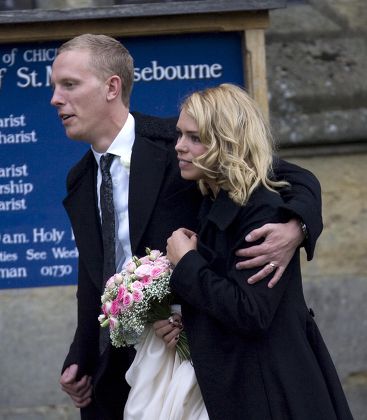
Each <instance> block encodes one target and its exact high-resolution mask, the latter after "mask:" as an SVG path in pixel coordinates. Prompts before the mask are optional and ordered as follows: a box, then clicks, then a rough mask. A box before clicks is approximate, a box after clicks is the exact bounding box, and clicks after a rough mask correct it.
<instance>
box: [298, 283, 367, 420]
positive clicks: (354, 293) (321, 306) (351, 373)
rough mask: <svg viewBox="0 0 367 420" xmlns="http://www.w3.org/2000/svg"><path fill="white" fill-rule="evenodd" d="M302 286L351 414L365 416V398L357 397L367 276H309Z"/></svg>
mask: <svg viewBox="0 0 367 420" xmlns="http://www.w3.org/2000/svg"><path fill="white" fill-rule="evenodd" d="M304 289H305V295H306V301H307V303H308V304H309V306H310V307H312V309H313V311H314V312H315V315H316V316H315V320H316V322H317V324H318V326H319V328H320V331H321V333H322V335H323V338H324V340H325V343H326V344H327V346H328V349H329V351H330V354H331V356H332V358H333V361H334V363H335V366H336V368H337V371H338V374H339V377H340V380H341V381H342V384H343V387H344V389H345V392H346V396H347V399H348V402H349V404H350V407H351V410H352V412H353V414H354V418H355V419H356V420H365V419H366V418H367V415H366V405H365V401H366V399H365V398H364V399H363V398H361V397H363V396H366V395H367V370H366V365H367V352H366V346H365V343H366V342H367V305H366V300H367V279H366V277H354V276H353V277H344V276H343V275H335V276H332V277H313V278H312V279H305V281H304ZM356 308H358V314H357V310H356Z"/></svg>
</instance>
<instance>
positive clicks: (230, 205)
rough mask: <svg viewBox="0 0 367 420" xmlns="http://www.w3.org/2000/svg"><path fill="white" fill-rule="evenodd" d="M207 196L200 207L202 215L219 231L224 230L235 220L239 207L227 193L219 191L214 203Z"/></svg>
mask: <svg viewBox="0 0 367 420" xmlns="http://www.w3.org/2000/svg"><path fill="white" fill-rule="evenodd" d="M211 202H212V200H211V198H209V196H207V197H205V201H204V204H203V207H202V214H201V215H200V216H204V217H205V213H206V214H207V216H206V218H207V220H210V221H211V222H213V223H214V224H215V225H217V227H218V228H219V230H222V231H224V230H226V229H227V228H228V226H229V225H230V224H231V223H232V222H233V221H234V220H235V218H236V217H237V215H238V213H239V212H240V210H241V206H240V205H239V204H236V203H235V202H234V201H233V200H232V199H231V198H230V197H229V196H228V193H227V191H224V190H220V191H219V193H218V195H217V197H216V198H215V200H214V202H212V203H211Z"/></svg>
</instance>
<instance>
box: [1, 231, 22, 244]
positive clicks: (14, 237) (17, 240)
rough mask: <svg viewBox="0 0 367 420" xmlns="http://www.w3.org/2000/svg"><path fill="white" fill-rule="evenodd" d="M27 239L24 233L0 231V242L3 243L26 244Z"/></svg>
mask: <svg viewBox="0 0 367 420" xmlns="http://www.w3.org/2000/svg"><path fill="white" fill-rule="evenodd" d="M28 242H29V239H28V238H27V235H26V234H25V233H3V234H1V233H0V243H1V244H4V245H18V244H27V243H28Z"/></svg>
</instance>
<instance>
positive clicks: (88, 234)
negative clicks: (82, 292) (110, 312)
mask: <svg viewBox="0 0 367 420" xmlns="http://www.w3.org/2000/svg"><path fill="white" fill-rule="evenodd" d="M96 179H97V164H96V162H95V159H94V156H93V154H92V152H88V153H87V155H86V156H85V157H84V158H83V159H82V160H81V162H80V163H79V164H78V165H77V166H76V167H75V168H74V170H73V171H72V176H71V179H69V180H68V183H69V186H68V187H69V188H68V190H69V194H68V195H67V197H66V198H65V199H64V201H63V204H64V207H65V209H66V211H67V213H68V215H69V218H70V221H71V225H72V228H73V231H74V234H75V238H76V245H77V247H78V251H79V254H80V259H81V260H82V261H83V262H84V264H85V267H86V269H87V271H88V273H89V275H90V277H91V279H92V281H93V282H94V283H95V284H96V286H97V287H98V288H101V287H102V268H103V246H102V240H101V228H100V220H99V214H98V211H97V197H96Z"/></svg>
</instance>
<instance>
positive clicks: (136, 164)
mask: <svg viewBox="0 0 367 420" xmlns="http://www.w3.org/2000/svg"><path fill="white" fill-rule="evenodd" d="M167 161H168V151H167V150H166V149H164V148H163V147H162V146H159V145H158V144H156V143H153V142H152V141H150V140H148V139H146V138H144V137H141V136H139V135H137V136H136V138H135V142H134V146H133V150H132V155H131V166H130V184H129V225H130V242H131V250H132V253H133V254H135V253H136V250H137V249H138V246H139V243H140V241H141V239H142V236H143V233H144V231H145V229H146V227H147V224H148V221H149V218H150V215H151V214H152V211H153V209H154V206H155V203H156V200H157V198H158V194H159V190H160V188H161V184H162V182H163V179H164V174H165V168H166V165H167V163H168V162H167Z"/></svg>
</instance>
